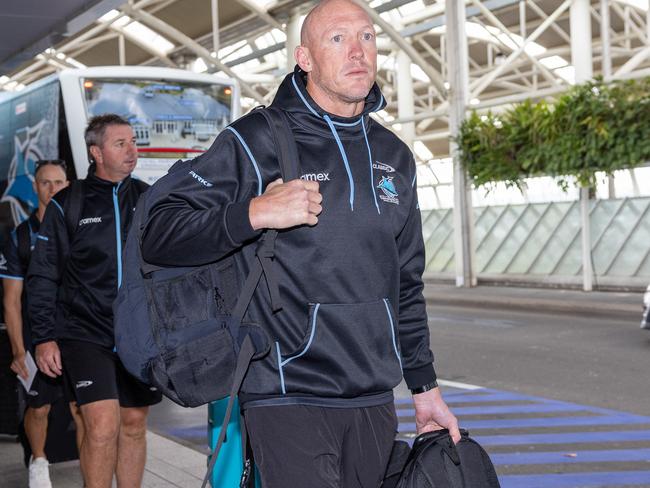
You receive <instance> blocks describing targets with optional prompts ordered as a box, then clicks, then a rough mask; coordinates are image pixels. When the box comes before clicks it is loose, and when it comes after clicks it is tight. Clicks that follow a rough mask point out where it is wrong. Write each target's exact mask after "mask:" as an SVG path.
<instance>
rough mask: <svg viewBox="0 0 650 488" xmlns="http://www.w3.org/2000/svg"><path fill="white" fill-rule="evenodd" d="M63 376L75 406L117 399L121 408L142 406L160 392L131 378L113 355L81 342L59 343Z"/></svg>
mask: <svg viewBox="0 0 650 488" xmlns="http://www.w3.org/2000/svg"><path fill="white" fill-rule="evenodd" d="M59 348H60V349H61V362H62V363H63V377H64V379H65V382H66V383H67V384H68V385H69V388H70V389H71V390H72V391H73V392H74V396H75V399H76V400H77V404H78V405H86V404H87V403H92V402H97V401H99V400H113V399H115V400H119V402H120V406H121V407H127V408H129V407H146V406H149V405H155V404H156V403H159V402H160V401H161V399H162V395H161V393H160V392H159V391H158V390H157V389H156V388H153V387H150V386H149V385H145V384H144V383H142V382H140V381H138V380H137V379H136V378H134V377H133V376H131V375H130V374H129V373H128V371H127V370H126V369H125V368H124V366H123V365H122V362H121V361H120V359H119V358H118V356H117V354H116V353H115V352H113V351H112V350H110V349H109V348H107V347H103V346H100V345H98V344H93V343H90V342H85V341H71V340H62V341H60V343H59Z"/></svg>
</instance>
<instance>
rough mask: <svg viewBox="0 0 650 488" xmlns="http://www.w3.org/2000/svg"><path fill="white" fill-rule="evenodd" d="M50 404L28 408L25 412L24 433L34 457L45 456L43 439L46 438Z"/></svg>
mask: <svg viewBox="0 0 650 488" xmlns="http://www.w3.org/2000/svg"><path fill="white" fill-rule="evenodd" d="M49 414H50V405H43V406H42V407H38V408H31V407H30V408H28V409H27V411H26V412H25V434H26V435H27V440H28V441H29V447H30V448H31V449H32V456H33V457H34V459H36V458H39V457H42V458H44V457H45V440H46V439H47V420H48V415H49Z"/></svg>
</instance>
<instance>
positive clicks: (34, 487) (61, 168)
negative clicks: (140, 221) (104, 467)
mask: <svg viewBox="0 0 650 488" xmlns="http://www.w3.org/2000/svg"><path fill="white" fill-rule="evenodd" d="M66 186H68V179H67V177H66V166H65V161H62V160H60V159H45V160H40V161H37V162H36V167H35V170H34V191H35V192H36V195H37V197H38V208H37V209H36V210H35V211H34V212H33V213H32V214H31V215H30V216H29V218H28V219H27V220H26V221H24V222H23V223H21V224H20V225H18V226H17V227H16V228H15V229H14V230H13V231H12V232H11V236H10V238H9V239H8V240H7V243H6V246H5V249H4V257H5V259H4V260H3V261H2V264H0V277H2V281H3V283H2V284H3V288H4V296H3V303H4V311H5V321H6V324H7V332H8V334H9V340H10V342H11V352H12V354H13V359H12V362H11V370H12V371H13V372H14V373H16V374H17V375H19V376H21V377H22V378H24V379H27V378H28V376H29V371H28V368H27V353H29V354H31V355H32V356H33V354H34V347H33V345H32V341H31V330H30V326H29V321H28V320H27V314H26V310H27V303H26V299H25V288H24V286H23V282H24V278H25V275H26V274H27V267H28V266H29V261H30V259H31V254H32V250H33V249H34V246H35V244H36V240H37V238H38V231H39V228H40V225H41V221H42V220H43V215H44V214H45V208H46V207H47V205H48V204H49V203H50V200H51V198H52V196H54V194H55V193H57V192H58V191H59V190H61V189H62V188H65V187H66ZM26 393H27V394H26V403H27V409H26V410H25V416H24V427H25V435H26V437H27V441H28V442H29V447H30V449H31V451H32V459H31V460H30V463H29V487H30V488H51V486H52V484H51V482H50V475H49V463H48V460H47V456H46V454H45V442H46V440H47V428H48V420H49V414H50V408H51V406H52V404H54V403H55V402H56V401H58V400H59V399H60V398H62V397H63V396H64V394H63V382H62V381H61V380H60V379H53V378H50V377H48V376H46V375H45V374H44V373H42V372H40V371H39V372H38V373H37V374H36V377H35V378H34V381H33V382H32V385H31V387H30V389H29V391H27V392H26ZM70 411H71V412H72V415H73V418H74V420H75V424H76V426H77V436H78V437H77V440H78V443H79V441H80V438H81V436H83V424H82V422H81V417H80V416H79V414H78V412H77V405H76V402H74V401H72V402H70Z"/></svg>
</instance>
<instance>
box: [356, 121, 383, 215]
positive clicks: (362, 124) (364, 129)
mask: <svg viewBox="0 0 650 488" xmlns="http://www.w3.org/2000/svg"><path fill="white" fill-rule="evenodd" d="M361 128H362V129H363V138H364V139H365V141H366V147H367V148H368V163H369V164H370V189H371V190H372V198H374V199H375V207H377V213H378V214H379V215H381V210H379V204H378V203H377V192H376V191H375V173H374V171H373V168H372V152H371V151H370V143H369V142H368V133H367V132H366V124H364V123H363V115H362V116H361Z"/></svg>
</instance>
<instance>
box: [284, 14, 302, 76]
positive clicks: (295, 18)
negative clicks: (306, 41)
mask: <svg viewBox="0 0 650 488" xmlns="http://www.w3.org/2000/svg"><path fill="white" fill-rule="evenodd" d="M300 27H301V23H300V11H299V10H298V9H296V10H294V11H293V12H292V14H291V17H290V18H289V22H288V23H287V31H286V32H287V41H286V43H285V45H286V49H287V72H290V71H293V67H294V66H295V65H296V60H295V59H294V57H293V53H294V51H295V50H296V48H297V47H298V46H299V45H300Z"/></svg>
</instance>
